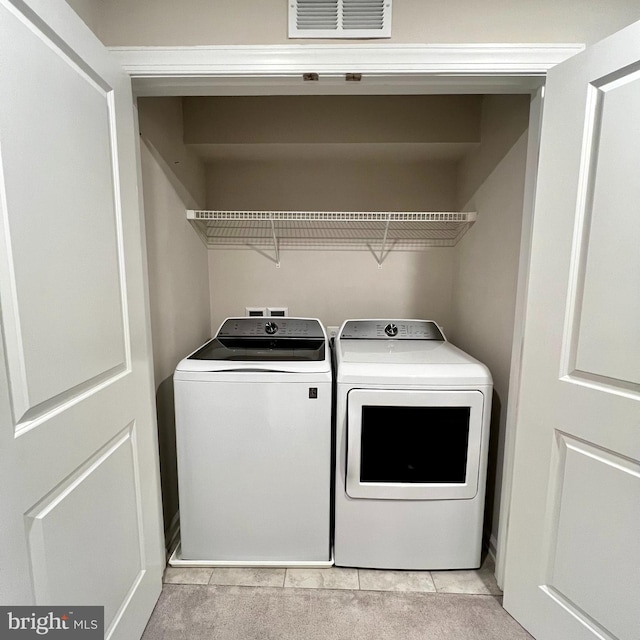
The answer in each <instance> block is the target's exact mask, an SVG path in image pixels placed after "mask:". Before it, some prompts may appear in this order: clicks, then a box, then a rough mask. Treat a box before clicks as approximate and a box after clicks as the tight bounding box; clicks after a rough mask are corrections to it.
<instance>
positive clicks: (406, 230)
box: [187, 209, 477, 267]
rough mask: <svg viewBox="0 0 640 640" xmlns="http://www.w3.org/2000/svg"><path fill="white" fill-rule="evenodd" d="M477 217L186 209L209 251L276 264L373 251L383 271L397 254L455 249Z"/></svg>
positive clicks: (439, 213) (434, 213)
mask: <svg viewBox="0 0 640 640" xmlns="http://www.w3.org/2000/svg"><path fill="white" fill-rule="evenodd" d="M476 215H477V214H476V212H475V211H464V212H450V211H429V212H419V211H395V212H378V211H205V210H193V209H189V210H187V219H188V220H189V222H191V224H192V225H193V226H194V227H195V229H196V230H197V232H198V234H199V235H200V237H201V238H202V240H203V241H204V243H205V244H206V246H207V247H208V248H210V249H254V250H257V251H259V252H260V253H263V254H265V255H267V256H268V257H270V259H272V260H273V261H274V262H275V263H276V266H280V251H281V250H282V249H325V250H326V249H348V250H367V251H370V252H371V253H373V255H374V256H375V258H376V261H377V262H378V266H379V267H380V266H382V263H383V261H384V259H385V258H386V256H387V255H388V254H389V252H390V251H393V250H402V251H419V250H422V249H426V248H428V247H453V246H455V245H456V244H457V242H458V241H459V240H460V238H461V237H462V236H463V235H464V234H465V233H466V231H467V230H468V229H469V227H471V225H472V224H473V223H474V222H475V220H476ZM268 252H273V257H271V256H270V255H269V253H268Z"/></svg>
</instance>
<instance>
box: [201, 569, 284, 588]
mask: <svg viewBox="0 0 640 640" xmlns="http://www.w3.org/2000/svg"><path fill="white" fill-rule="evenodd" d="M284 574H285V569H271V568H266V567H256V568H249V567H228V568H227V567H216V568H215V569H214V570H213V573H212V574H211V580H209V584H218V585H238V586H242V587H282V586H283V585H284Z"/></svg>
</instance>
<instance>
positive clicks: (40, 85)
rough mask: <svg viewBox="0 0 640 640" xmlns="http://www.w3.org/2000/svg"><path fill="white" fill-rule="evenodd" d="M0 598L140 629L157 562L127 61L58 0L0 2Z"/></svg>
mask: <svg viewBox="0 0 640 640" xmlns="http://www.w3.org/2000/svg"><path fill="white" fill-rule="evenodd" d="M0 95H1V96H2V99H1V100H0V246H1V250H0V301H1V304H2V317H1V319H2V341H1V344H0V352H1V353H2V366H0V513H1V514H2V517H1V519H0V527H1V528H2V531H1V534H2V535H1V539H2V545H1V546H0V566H1V567H2V570H1V571H0V602H2V603H3V604H14V605H20V604H56V605H83V604H91V605H104V607H105V628H106V632H107V633H106V635H107V637H111V638H123V639H124V638H126V639H127V640H130V639H132V638H138V637H140V635H141V634H142V631H143V629H144V626H145V624H146V621H147V619H148V616H149V615H150V613H151V610H152V608H153V606H154V603H155V601H156V599H157V597H158V595H159V593H160V589H161V574H162V570H163V565H164V552H163V540H162V529H161V513H160V500H159V483H158V465H157V455H156V450H157V443H156V435H155V429H154V413H153V411H154V410H153V404H152V400H153V386H152V377H151V367H150V349H149V343H150V341H149V335H148V330H147V326H148V322H147V315H146V314H147V311H146V292H145V284H144V277H143V276H144V267H143V264H144V263H143V258H144V256H143V248H142V241H141V237H142V236H141V229H140V216H139V212H138V194H137V185H136V175H137V171H136V155H135V147H134V144H135V135H134V123H133V117H132V101H131V100H132V99H131V89H130V81H129V78H128V76H126V75H125V74H124V72H123V71H122V70H121V69H120V68H119V67H118V66H117V65H116V64H115V63H114V62H113V61H112V60H111V58H110V56H109V54H108V53H107V52H106V50H105V49H104V48H103V47H102V46H101V45H100V43H99V42H98V40H97V39H96V38H95V37H94V36H93V34H91V33H90V31H89V30H88V29H87V28H86V27H85V25H84V24H83V23H82V22H81V21H80V20H79V18H78V17H77V16H76V15H75V13H73V11H71V9H70V8H69V7H68V6H67V5H66V4H65V3H64V2H62V0H55V1H54V0H29V2H27V3H25V2H21V1H20V0H0Z"/></svg>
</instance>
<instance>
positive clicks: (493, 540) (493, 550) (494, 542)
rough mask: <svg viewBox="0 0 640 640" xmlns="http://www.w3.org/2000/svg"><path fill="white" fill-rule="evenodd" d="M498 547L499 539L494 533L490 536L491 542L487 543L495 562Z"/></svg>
mask: <svg viewBox="0 0 640 640" xmlns="http://www.w3.org/2000/svg"><path fill="white" fill-rule="evenodd" d="M497 548H498V539H497V538H496V536H495V535H494V534H493V533H492V534H491V535H490V536H489V544H488V545H487V551H488V552H489V555H490V556H491V558H492V559H493V562H494V563H495V561H496V550H497Z"/></svg>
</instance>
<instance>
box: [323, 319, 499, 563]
mask: <svg viewBox="0 0 640 640" xmlns="http://www.w3.org/2000/svg"><path fill="white" fill-rule="evenodd" d="M335 357H336V393H337V395H336V469H335V540H334V554H335V563H336V565H339V566H344V567H368V568H375V569H463V568H475V567H478V566H480V553H481V545H482V522H483V511H484V497H485V481H486V471H487V449H488V444H489V419H490V413H491V394H492V380H491V374H490V373H489V371H488V369H487V367H485V366H484V365H483V364H481V363H480V362H478V361H477V360H475V359H474V358H472V357H471V356H469V355H467V354H466V353H464V352H463V351H461V350H460V349H458V348H456V347H454V346H453V345H452V344H450V343H449V342H447V340H446V339H445V337H444V335H443V333H442V331H441V330H440V328H439V327H438V326H437V324H436V323H435V322H431V321H425V320H347V321H346V322H345V323H344V324H343V325H342V327H341V328H340V331H339V333H338V337H337V339H336V341H335Z"/></svg>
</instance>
